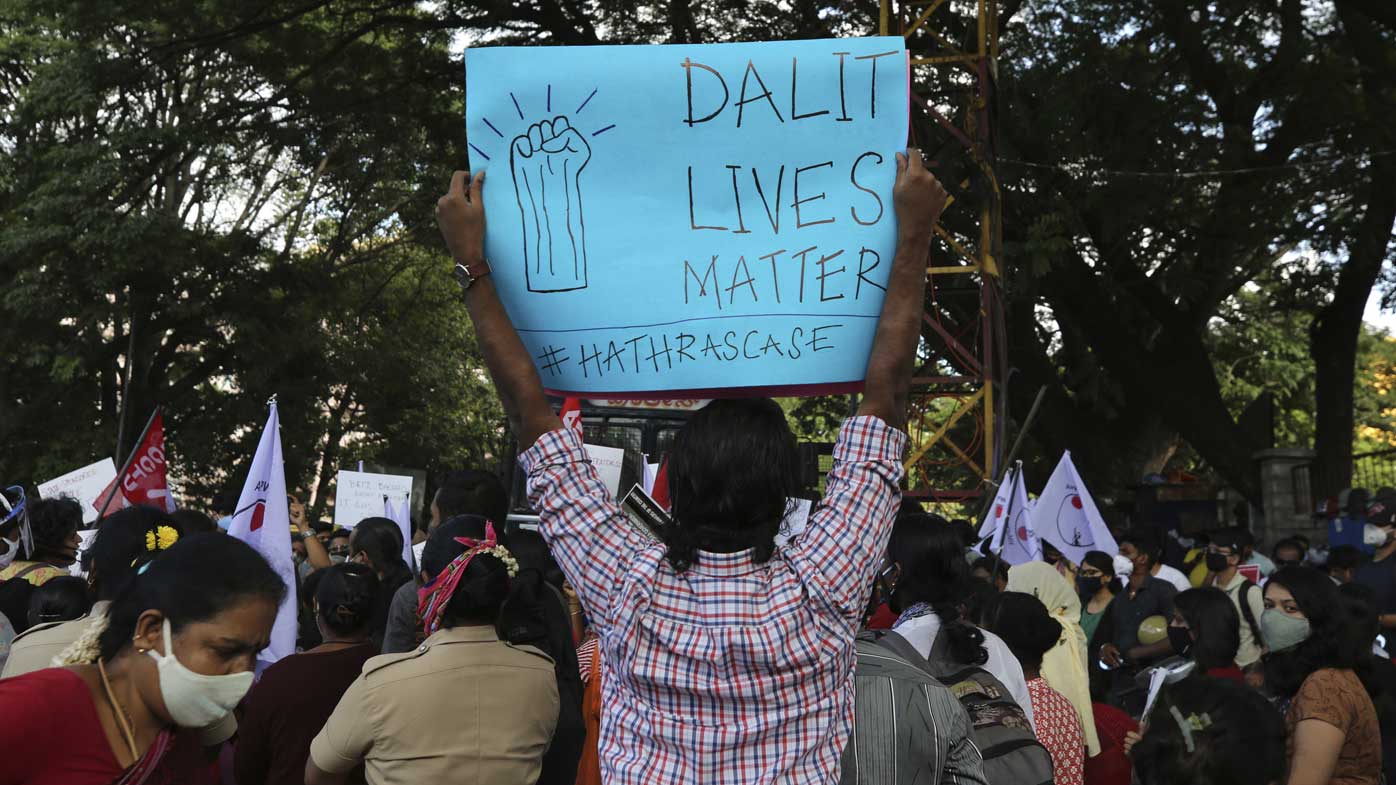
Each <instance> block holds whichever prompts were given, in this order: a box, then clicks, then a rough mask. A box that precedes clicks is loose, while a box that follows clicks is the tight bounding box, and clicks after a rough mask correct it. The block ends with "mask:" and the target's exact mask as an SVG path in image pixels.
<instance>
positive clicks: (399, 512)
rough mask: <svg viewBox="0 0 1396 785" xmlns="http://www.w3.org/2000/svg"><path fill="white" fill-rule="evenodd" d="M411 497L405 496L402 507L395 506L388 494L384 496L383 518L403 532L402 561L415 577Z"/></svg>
mask: <svg viewBox="0 0 1396 785" xmlns="http://www.w3.org/2000/svg"><path fill="white" fill-rule="evenodd" d="M411 499H412V497H411V496H404V497H403V499H402V505H401V506H395V505H394V504H393V502H392V499H391V498H389V497H388V496H387V495H386V494H385V495H384V496H383V517H384V518H387V519H388V520H390V521H392V522H393V523H396V524H397V528H398V531H400V532H402V560H403V561H404V562H406V563H407V566H408V568H410V569H411V570H412V573H413V574H414V575H415V574H416V572H417V568H416V564H415V563H414V559H413V558H412V513H410V512H409V511H408V504H407V503H408V502H409V501H411Z"/></svg>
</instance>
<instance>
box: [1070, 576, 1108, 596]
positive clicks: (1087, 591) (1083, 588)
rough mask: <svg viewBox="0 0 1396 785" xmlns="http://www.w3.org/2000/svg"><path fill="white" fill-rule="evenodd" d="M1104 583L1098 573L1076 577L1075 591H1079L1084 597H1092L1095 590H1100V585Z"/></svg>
mask: <svg viewBox="0 0 1396 785" xmlns="http://www.w3.org/2000/svg"><path fill="white" fill-rule="evenodd" d="M1104 583H1105V579H1104V578H1102V577H1100V576H1099V575H1092V576H1091V577H1089V578H1079V577H1078V578H1077V579H1076V591H1078V592H1080V593H1081V595H1082V596H1084V597H1094V596H1095V594H1096V592H1098V591H1100V587H1101V586H1102V585H1104Z"/></svg>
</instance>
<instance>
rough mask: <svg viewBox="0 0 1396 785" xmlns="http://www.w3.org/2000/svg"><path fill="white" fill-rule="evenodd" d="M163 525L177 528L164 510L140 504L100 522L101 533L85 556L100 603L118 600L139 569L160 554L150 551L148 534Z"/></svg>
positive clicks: (83, 557)
mask: <svg viewBox="0 0 1396 785" xmlns="http://www.w3.org/2000/svg"><path fill="white" fill-rule="evenodd" d="M161 526H169V527H170V528H175V521H174V518H172V517H171V516H170V515H169V514H168V513H166V512H165V511H164V510H161V509H157V508H155V507H146V506H144V505H137V506H134V507H127V508H125V509H122V510H118V511H117V512H114V513H112V514H111V515H108V516H107V517H105V518H103V519H101V520H100V521H98V522H97V534H96V536H95V537H93V539H92V543H91V544H90V545H88V546H87V549H86V550H84V551H83V553H82V566H83V569H85V570H86V571H87V574H88V576H89V577H90V578H91V580H92V587H93V589H94V590H95V591H96V593H97V599H99V600H107V601H110V600H114V599H116V596H117V595H118V594H120V593H121V591H122V590H123V589H125V588H126V584H128V583H130V581H131V579H132V578H134V577H135V576H136V570H137V569H139V568H140V566H141V565H142V564H144V563H145V562H148V561H150V560H151V559H153V558H154V557H155V555H156V554H154V553H151V552H149V551H147V550H146V547H145V546H146V535H147V534H155V532H156V530H157V529H159V527H161Z"/></svg>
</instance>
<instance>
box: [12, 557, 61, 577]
mask: <svg viewBox="0 0 1396 785" xmlns="http://www.w3.org/2000/svg"><path fill="white" fill-rule="evenodd" d="M49 566H52V565H49V564H45V563H44V562H34V563H33V564H31V565H29V566H28V567H25V568H24V569H22V570H20V571H19V572H17V573H15V574H14V575H11V576H10V577H9V580H12V581H17V580H19V579H20V578H23V577H24V576H26V575H28V574H29V573H31V572H34V571H35V570H39V569H42V568H44V567H49Z"/></svg>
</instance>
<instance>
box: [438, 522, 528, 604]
mask: <svg viewBox="0 0 1396 785" xmlns="http://www.w3.org/2000/svg"><path fill="white" fill-rule="evenodd" d="M496 534H497V531H496ZM484 535H485V519H484V518H483V517H481V516H478V515H457V516H455V517H453V518H451V519H449V520H447V521H445V522H443V523H442V524H441V525H440V526H438V527H436V531H434V532H432V533H431V536H430V537H429V538H427V544H426V547H425V548H423V549H422V571H423V572H425V573H426V574H427V576H428V577H429V578H432V579H435V578H436V576H437V575H439V574H440V573H441V571H442V570H444V569H446V567H447V566H449V565H450V563H451V562H452V561H453V560H454V559H455V558H456V557H457V556H460V555H461V554H462V553H465V550H466V546H465V545H464V544H463V543H459V542H457V541H456V538H458V537H467V538H470V539H473V540H478V539H480V538H481V537H483V536H484ZM508 596H509V573H508V570H507V569H506V568H505V566H504V562H503V561H501V560H500V559H499V558H498V557H496V556H494V555H493V554H488V553H480V554H476V555H475V556H474V557H473V558H472V559H471V560H470V563H469V564H467V565H466V567H465V572H464V573H463V574H462V575H461V579H460V583H458V584H457V585H456V590H455V593H454V594H452V595H451V599H450V601H449V602H447V603H446V608H445V610H444V611H443V613H442V617H441V618H442V626H444V627H455V626H458V625H462V624H496V623H497V622H498V621H499V610H500V608H501V607H502V606H503V605H504V601H505V599H507V598H508Z"/></svg>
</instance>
